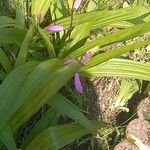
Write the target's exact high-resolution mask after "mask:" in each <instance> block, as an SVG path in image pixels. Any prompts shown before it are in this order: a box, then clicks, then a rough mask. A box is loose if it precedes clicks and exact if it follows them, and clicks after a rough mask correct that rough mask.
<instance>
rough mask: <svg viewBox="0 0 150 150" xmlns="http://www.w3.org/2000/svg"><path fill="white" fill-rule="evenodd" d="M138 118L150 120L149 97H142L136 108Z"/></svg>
mask: <svg viewBox="0 0 150 150" xmlns="http://www.w3.org/2000/svg"><path fill="white" fill-rule="evenodd" d="M137 115H138V117H139V118H142V119H146V120H150V97H147V98H145V99H143V100H142V101H141V102H140V103H139V105H138V108H137Z"/></svg>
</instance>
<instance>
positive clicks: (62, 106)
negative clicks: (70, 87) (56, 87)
mask: <svg viewBox="0 0 150 150" xmlns="http://www.w3.org/2000/svg"><path fill="white" fill-rule="evenodd" d="M49 105H51V106H52V107H53V108H55V109H56V110H57V111H58V112H59V113H60V114H62V115H65V116H68V117H70V118H71V119H73V120H74V121H76V122H77V123H80V124H81V125H83V126H84V127H86V128H87V129H89V130H91V131H94V127H93V126H92V124H91V122H90V121H89V120H88V119H87V118H86V117H85V116H84V114H83V113H82V112H80V110H79V108H78V107H77V106H76V105H74V104H73V103H72V102H70V101H69V100H68V99H67V98H65V97H64V96H62V95H60V94H58V93H57V94H55V96H54V97H52V99H51V100H50V101H49Z"/></svg>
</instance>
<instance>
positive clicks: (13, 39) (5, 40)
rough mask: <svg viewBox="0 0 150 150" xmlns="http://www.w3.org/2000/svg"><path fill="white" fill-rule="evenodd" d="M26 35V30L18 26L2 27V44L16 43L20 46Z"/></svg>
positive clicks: (0, 37) (0, 43) (0, 33)
mask: <svg viewBox="0 0 150 150" xmlns="http://www.w3.org/2000/svg"><path fill="white" fill-rule="evenodd" d="M24 37H25V31H24V30H21V29H17V28H0V45H4V44H14V43H16V44H17V45H18V46H20V45H21V43H22V41H23V39H24Z"/></svg>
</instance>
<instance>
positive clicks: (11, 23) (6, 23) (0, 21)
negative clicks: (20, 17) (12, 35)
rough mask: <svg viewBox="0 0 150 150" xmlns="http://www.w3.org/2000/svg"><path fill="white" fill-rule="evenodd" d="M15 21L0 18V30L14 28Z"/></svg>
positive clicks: (3, 17) (5, 17)
mask: <svg viewBox="0 0 150 150" xmlns="http://www.w3.org/2000/svg"><path fill="white" fill-rule="evenodd" d="M14 24H15V20H13V19H12V18H9V17H7V16H0V28H4V27H8V26H14Z"/></svg>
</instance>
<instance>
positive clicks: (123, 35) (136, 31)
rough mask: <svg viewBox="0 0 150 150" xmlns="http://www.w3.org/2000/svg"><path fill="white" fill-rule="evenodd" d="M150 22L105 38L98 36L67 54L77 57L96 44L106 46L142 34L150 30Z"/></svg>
mask: <svg viewBox="0 0 150 150" xmlns="http://www.w3.org/2000/svg"><path fill="white" fill-rule="evenodd" d="M149 24H150V22H146V23H141V24H139V25H136V26H133V27H129V28H126V29H124V30H121V31H119V32H117V33H114V34H110V35H108V36H105V37H103V38H102V37H100V38H97V39H95V40H93V41H92V42H89V43H87V44H85V45H84V46H82V47H80V48H79V49H77V50H73V49H70V50H68V51H67V52H66V54H65V56H67V55H69V56H70V57H77V56H80V55H82V54H84V53H85V52H86V51H88V50H90V49H92V48H94V47H96V46H99V47H104V46H108V45H110V44H113V43H116V42H120V41H125V40H128V39H131V38H134V37H136V36H139V35H142V34H144V33H146V32H149V31H150V26H149Z"/></svg>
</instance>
